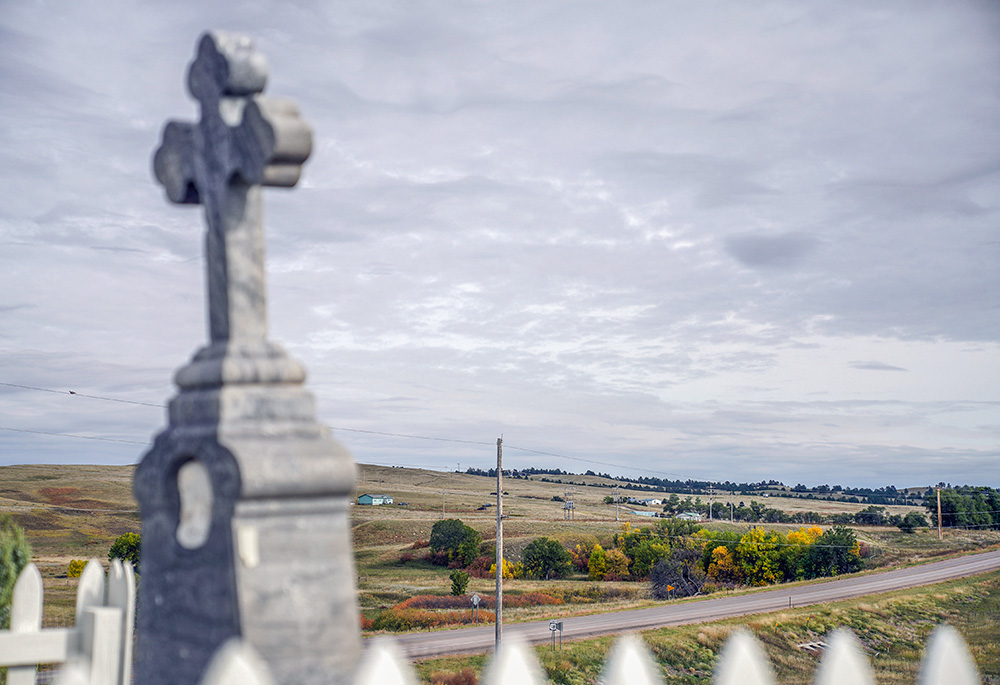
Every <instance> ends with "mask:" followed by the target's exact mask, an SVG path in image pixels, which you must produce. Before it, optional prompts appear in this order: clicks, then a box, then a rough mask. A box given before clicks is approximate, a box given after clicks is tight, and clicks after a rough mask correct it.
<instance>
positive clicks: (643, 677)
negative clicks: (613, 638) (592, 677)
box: [598, 635, 662, 685]
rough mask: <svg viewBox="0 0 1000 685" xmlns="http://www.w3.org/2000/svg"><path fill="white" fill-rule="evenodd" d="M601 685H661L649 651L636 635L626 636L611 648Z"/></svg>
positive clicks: (601, 677) (605, 663)
mask: <svg viewBox="0 0 1000 685" xmlns="http://www.w3.org/2000/svg"><path fill="white" fill-rule="evenodd" d="M598 682H599V683H601V685H661V682H662V680H661V678H660V675H659V672H658V669H657V667H656V663H655V662H654V661H653V659H652V657H651V656H650V654H649V650H648V649H646V646H645V645H644V644H643V643H642V640H640V639H639V638H638V637H636V636H635V635H626V636H625V637H623V638H621V639H620V640H618V641H617V642H615V645H614V647H612V648H611V652H610V653H609V654H608V659H607V661H605V662H604V668H603V669H602V670H601V675H600V677H599V678H598Z"/></svg>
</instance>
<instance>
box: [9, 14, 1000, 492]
mask: <svg viewBox="0 0 1000 685" xmlns="http://www.w3.org/2000/svg"><path fill="white" fill-rule="evenodd" d="M998 17H1000V12H998V11H997V8H995V7H994V6H992V5H988V4H982V3H975V2H971V1H970V2H958V3H953V4H951V5H949V6H947V7H945V6H937V5H932V4H920V5H917V6H913V5H911V4H893V3H890V4H889V5H883V6H880V7H879V8H869V7H865V6H851V7H844V6H840V5H814V6H810V5H801V4H799V3H791V2H788V3H786V2H777V3H774V4H772V5H770V6H769V7H768V9H767V10H761V9H760V8H759V7H756V6H754V7H750V6H745V5H742V4H740V3H727V4H724V5H719V6H697V7H691V6H686V5H683V4H680V3H676V4H675V3H665V4H662V5H640V4H627V5H624V6H616V7H615V8H610V7H601V6H580V7H576V8H574V9H573V11H568V10H566V8H563V7H559V6H556V5H539V4H537V3H527V2H523V3H514V4H513V5H509V6H505V7H504V8H503V9H500V8H493V7H491V6H487V5H468V6H445V5H433V4H431V5H412V6H405V7H404V6H389V5H388V4H385V3H381V2H374V3H371V2H356V3H346V4H344V3H341V4H338V5H337V6H336V7H334V6H330V5H328V4H323V3H315V2H309V1H304V2H297V3H291V4H289V3H285V4H283V5H281V7H280V8H278V7H277V6H276V5H274V4H272V3H270V2H260V3H255V4H251V5H246V6H242V7H240V8H239V12H238V13H236V12H233V11H232V10H231V9H230V8H228V7H226V6H224V5H219V6H211V7H210V6H207V5H205V4H204V3H194V2H189V1H187V0H184V1H182V2H179V3H170V4H169V5H163V6H160V5H150V4H148V3H141V2H138V0H101V1H100V2H98V1H97V0H82V1H81V2H68V1H63V0H60V1H58V2H56V3H55V4H54V5H51V6H47V8H42V7H39V6H35V5H30V4H21V5H16V4H15V5H12V6H10V7H7V8H5V12H4V13H3V16H0V98H2V100H3V106H2V107H0V184H2V185H3V187H4V188H5V191H6V195H5V202H4V203H3V206H2V207H0V244H3V246H4V249H3V250H0V311H3V323H2V325H0V351H2V353H3V354H2V355H0V360H2V361H0V380H5V381H8V382H18V383H21V384H24V385H34V386H38V387H54V388H61V387H74V388H75V389H77V390H78V391H80V392H90V394H96V395H113V394H117V393H124V395H125V396H126V397H128V398H136V399H140V398H141V400H142V401H153V402H160V401H163V400H165V399H166V398H167V397H168V396H169V394H170V392H171V390H170V387H169V384H170V377H171V374H172V370H173V369H174V368H176V367H177V366H179V365H180V364H181V363H183V362H184V360H186V359H187V358H188V357H189V356H190V354H191V352H192V350H194V349H195V348H196V347H197V346H198V345H199V344H201V342H202V341H203V340H204V338H205V322H204V318H205V316H204V304H203V302H204V295H203V273H202V271H203V264H202V258H201V256H200V255H201V242H202V233H203V229H202V227H201V223H202V213H201V210H200V208H193V207H187V208H180V207H175V206H169V205H168V204H167V203H166V202H165V200H164V198H163V193H162V190H161V189H160V188H158V187H156V186H155V184H154V182H153V181H152V179H151V177H150V171H149V164H150V155H151V153H152V150H153V149H154V147H155V145H156V143H157V139H158V136H159V131H160V128H161V126H162V125H163V122H164V121H165V120H167V119H183V120H190V119H193V118H194V116H195V110H196V106H195V104H194V103H193V102H192V100H191V99H190V98H189V97H188V95H187V94H186V93H185V92H184V73H185V69H186V66H187V63H188V61H189V60H190V59H191V57H192V53H193V46H194V44H195V40H196V38H197V36H198V35H199V33H200V32H201V31H203V30H204V29H205V28H206V27H213V26H218V27H224V28H228V29H232V30H237V31H244V32H247V33H249V34H251V35H253V36H254V38H255V39H256V40H257V42H258V45H259V46H260V48H261V49H262V50H263V51H264V52H266V54H267V55H268V57H269V59H270V62H271V65H272V75H271V79H270V83H269V86H268V92H269V93H270V94H273V95H277V96H287V97H291V98H293V99H295V100H296V101H297V102H298V103H299V105H300V107H301V110H302V112H303V116H304V117H305V118H306V119H307V120H308V121H309V122H310V123H311V125H312V126H313V128H314V131H315V149H314V153H313V156H312V159H310V161H309V162H308V164H307V165H306V168H305V173H304V175H303V181H302V184H300V187H299V188H296V189H294V190H292V191H279V190H273V191H271V190H269V191H268V193H267V200H266V202H267V221H268V228H267V241H268V242H267V249H268V256H269V277H268V278H269V283H268V285H269V297H270V322H271V330H272V334H273V336H274V337H275V338H277V339H280V340H283V341H285V343H286V344H287V346H288V347H289V348H290V349H291V350H292V351H293V352H294V353H295V354H296V355H298V356H299V357H301V358H302V359H303V361H304V362H305V363H306V365H307V367H308V368H309V371H310V387H311V388H313V389H314V390H315V392H316V393H317V399H318V403H319V407H320V411H321V415H322V416H323V417H324V418H325V420H327V421H329V423H331V424H333V425H337V426H342V427H345V428H357V429H368V430H379V431H383V432H398V433H407V434H419V435H427V434H430V435H440V436H442V437H449V438H461V439H469V440H474V441H476V440H481V441H484V442H487V443H490V442H492V441H495V438H496V436H497V435H499V434H500V433H504V434H505V436H508V437H509V439H510V440H511V442H512V443H513V444H520V445H522V446H525V447H529V448H535V449H541V450H543V451H549V452H554V453H558V454H566V455H570V456H579V457H581V458H587V459H596V460H598V461H604V462H607V463H609V464H612V465H615V466H614V467H611V466H609V467H608V469H610V470H614V468H620V469H628V468H633V467H635V466H637V465H643V466H644V467H648V468H650V469H653V470H658V471H661V472H670V473H673V474H680V475H683V476H691V477H699V478H717V479H726V478H728V479H734V480H737V479H757V478H779V479H787V480H788V481H792V480H800V481H802V482H806V483H816V482H827V481H832V480H836V479H838V478H839V477H840V474H842V473H843V466H844V464H847V463H850V464H852V465H853V467H856V470H855V471H854V472H855V473H856V474H857V484H859V485H861V484H873V485H884V484H886V483H887V482H894V483H896V484H897V485H907V484H909V483H903V482H897V481H898V480H899V479H900V478H902V477H907V478H915V479H924V480H927V482H936V481H937V480H941V479H945V480H952V481H965V480H968V481H970V482H971V481H976V480H978V481H979V482H989V483H991V484H995V485H1000V471H998V470H997V468H998V467H997V463H998V462H997V460H996V458H995V457H996V456H997V455H996V449H995V445H996V444H997V438H998V437H1000V436H998V433H1000V429H998V426H1000V410H998V408H997V406H996V395H995V390H994V389H993V385H995V384H991V383H988V382H985V381H984V379H989V378H993V377H995V376H996V374H997V373H1000V345H998V337H1000V329H998V327H997V324H996V321H997V316H996V314H997V302H998V296H1000V281H998V277H997V270H996V263H997V258H998V256H1000V255H998V253H997V245H998V243H997V241H996V237H995V229H996V225H997V219H998V211H1000V202H998V199H997V198H998V197H1000V193H998V192H997V189H998V188H1000V153H998V150H1000V132H998V131H1000V130H998V129H997V127H996V126H995V122H996V121H997V120H998V118H1000V97H998V95H997V94H998V93H1000V72H998V71H997V70H996V69H995V65H996V64H997V63H998V60H1000V41H998V40H997V36H998V35H1000V19H998ZM55 18H58V19H59V20H58V21H55ZM927 45H934V46H936V47H935V49H934V50H927V49H926V46H927ZM881 359H887V360H892V363H891V364H886V363H885V362H880V361H877V360H881ZM845 368H846V369H856V370H869V371H875V370H893V369H906V370H907V373H883V374H880V373H865V374H854V373H844V372H843V370H844V369H845ZM36 395H37V396H36ZM68 401H70V399H69V398H66V397H62V396H59V395H53V396H51V397H49V396H48V395H47V394H44V393H41V394H39V393H35V394H32V393H31V392H30V391H22V392H18V393H6V392H5V393H0V413H2V414H3V415H5V416H8V417H11V418H10V420H11V421H14V420H15V419H16V420H17V422H18V426H13V427H21V428H25V429H32V430H50V431H55V432H81V433H88V434H95V435H108V436H115V437H123V438H126V437H127V438H128V439H133V438H135V439H137V440H139V441H143V440H145V439H147V438H148V437H149V436H150V434H151V433H152V432H153V431H154V430H155V429H156V427H157V426H158V425H161V424H162V420H163V417H162V415H161V414H159V413H158V412H156V411H153V412H152V413H151V414H149V415H147V414H141V415H140V414H130V413H129V412H128V411H125V410H123V409H121V408H120V407H115V408H114V409H115V411H109V412H105V411H103V410H102V409H101V408H100V406H99V403H98V404H97V405H84V404H81V403H80V402H79V401H77V400H72V401H73V402H74V404H72V405H69V404H66V402H68ZM866 402H868V403H866ZM340 437H341V439H343V440H344V441H345V442H347V443H348V444H349V445H350V447H351V448H352V450H353V451H354V452H355V455H356V456H357V457H358V458H359V459H360V460H362V461H365V460H370V461H396V462H406V463H421V464H431V465H435V464H437V465H442V466H447V467H450V466H451V465H452V464H453V463H454V461H456V457H459V458H460V460H461V461H462V462H463V464H469V465H474V464H478V463H479V462H477V461H476V459H487V460H488V458H489V457H488V455H486V453H487V452H489V449H485V450H476V448H474V447H468V446H466V447H459V446H456V445H454V444H451V443H427V441H423V442H420V443H413V442H407V441H399V440H395V441H394V440H393V439H391V438H388V437H385V436H382V437H378V436H373V435H366V434H361V433H351V432H344V433H342V434H341V435H340ZM0 441H3V442H0V445H2V447H0V451H2V453H3V454H4V457H3V460H5V461H18V460H29V461H30V460H55V461H59V460H63V461H72V460H84V461H86V460H88V459H90V460H94V461H104V460H118V461H131V460H134V459H135V458H136V457H137V456H138V454H139V453H140V452H141V451H142V450H141V449H131V448H129V447H128V446H124V447H123V446H122V445H120V444H114V443H107V444H101V443H95V444H90V443H91V442H92V441H85V440H79V441H74V440H71V439H67V438H56V437H49V438H43V437H41V436H38V435H30V434H17V435H14V434H11V435H3V434H0ZM78 443H79V444H78ZM130 450H131V451H130ZM8 455H11V456H8ZM511 459H512V460H516V459H523V461H521V462H517V461H514V462H512V463H515V464H523V465H529V464H530V463H532V460H536V459H537V455H536V456H530V453H523V454H521V456H519V457H515V456H511ZM406 460H409V461H406ZM554 463H557V465H558V466H560V468H571V467H572V466H573V463H572V462H567V461H565V460H564V461H558V460H556V462H554ZM915 463H916V464H917V465H916V466H915V465H914V464H915ZM902 465H905V468H906V470H905V471H901V468H902ZM583 468H590V465H587V466H583ZM900 473H903V474H904V476H900V475H899V474H900ZM970 474H971V475H970ZM976 474H978V475H976ZM918 484H923V483H922V482H921V483H918Z"/></svg>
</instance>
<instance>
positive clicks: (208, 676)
mask: <svg viewBox="0 0 1000 685" xmlns="http://www.w3.org/2000/svg"><path fill="white" fill-rule="evenodd" d="M273 683H274V681H273V680H272V679H271V672H270V671H269V670H268V668H267V664H266V663H264V660H263V659H261V658H260V655H258V654H257V651H256V650H255V649H254V648H253V647H252V646H250V645H249V644H248V643H246V642H244V641H242V640H240V639H239V638H238V637H234V638H230V639H229V640H227V641H226V642H224V643H223V645H222V646H221V647H219V648H218V649H217V650H216V651H215V654H214V655H213V656H212V660H211V661H210V662H208V668H207V669H206V670H205V675H204V676H203V677H202V679H201V685H273Z"/></svg>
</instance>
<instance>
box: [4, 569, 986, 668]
mask: <svg viewBox="0 0 1000 685" xmlns="http://www.w3.org/2000/svg"><path fill="white" fill-rule="evenodd" d="M42 600H43V594H42V577H41V574H40V573H39V572H38V569H37V568H36V567H35V565H34V564H29V565H28V566H27V567H26V568H25V569H24V571H22V573H21V575H20V577H19V578H18V581H17V585H16V586H15V589H14V598H13V604H12V606H11V629H10V630H9V631H0V666H8V667H9V668H8V673H7V683H8V685H34V683H35V671H36V668H35V667H36V665H37V664H40V663H61V664H64V668H63V669H62V671H61V673H60V675H59V677H58V680H57V681H56V682H57V683H58V684H59V685H129V684H130V680H131V674H132V626H133V623H134V615H135V575H134V574H133V572H132V566H131V564H129V563H128V562H125V563H124V564H122V563H121V562H119V561H117V560H116V561H115V562H113V563H112V565H111V569H110V571H109V573H108V579H107V583H105V578H104V571H103V569H102V568H101V565H100V562H98V561H97V560H96V559H92V560H91V561H90V563H88V564H87V567H86V569H84V572H83V574H82V575H81V576H80V585H79V587H78V589H77V599H76V625H75V626H74V627H73V628H49V629H44V630H43V629H42V628H41V619H42ZM659 673H660V669H659V668H658V667H657V665H656V663H655V661H654V660H653V658H652V656H651V655H650V653H649V651H648V650H647V649H646V647H645V646H644V645H643V643H642V641H641V639H640V638H638V637H637V636H634V635H629V636H626V637H623V638H621V639H619V640H618V641H617V643H616V644H615V645H614V647H613V648H612V650H611V653H610V654H609V655H608V659H607V661H606V662H605V665H604V670H603V671H602V673H601V676H600V678H599V680H598V682H599V684H600V685H662V680H661V678H660V675H659ZM331 682H332V679H331ZM417 682H418V679H417V676H416V674H415V672H414V670H413V668H412V666H411V665H410V663H409V662H408V661H407V660H406V657H405V656H404V654H403V652H402V651H401V650H400V648H399V646H398V645H397V644H396V643H395V642H394V641H393V640H392V639H391V638H377V639H375V640H373V641H372V642H371V643H370V644H369V647H368V649H367V650H366V651H365V654H364V657H363V658H362V661H361V663H360V664H359V666H358V669H357V672H356V674H355V678H354V685H416V683H417ZM546 683H547V679H546V678H545V676H544V674H543V671H542V668H541V666H540V665H539V663H538V660H537V659H536V657H535V653H534V651H533V650H532V649H531V648H530V647H528V646H527V645H526V644H525V643H523V642H521V641H520V640H519V639H518V638H517V637H516V636H511V637H509V638H507V639H506V641H505V642H504V645H503V647H502V648H501V649H500V652H499V655H498V656H496V657H494V658H493V659H492V660H491V661H490V662H489V664H488V665H487V668H486V670H485V672H484V673H483V678H482V685H545V684H546ZM776 683H777V680H776V679H775V677H774V671H773V669H772V667H771V663H770V661H769V660H768V658H767V656H766V655H765V653H764V650H763V648H762V647H761V646H760V644H759V643H758V642H757V640H756V639H755V638H754V637H753V636H752V635H750V634H749V633H747V632H744V631H737V632H735V633H734V634H733V635H732V636H731V637H730V638H729V640H728V641H727V642H726V645H725V647H724V648H723V650H722V654H721V655H720V656H719V659H718V662H717V664H716V667H715V674H714V677H713V685H775V684H776ZM814 683H815V685H875V677H874V675H873V674H872V668H871V665H870V663H869V661H868V658H867V657H866V656H865V653H864V649H863V648H862V647H861V644H860V643H859V642H858V641H857V639H856V638H855V637H854V635H853V634H852V633H851V632H850V631H849V630H846V629H839V630H837V631H835V632H834V633H833V634H832V635H831V636H830V637H829V639H828V640H827V644H826V647H825V650H824V653H823V656H822V659H821V660H820V664H819V668H818V669H817V672H816V676H815V680H814ZM917 683H918V685H981V681H980V678H979V673H978V671H977V670H976V666H975V662H974V661H973V659H972V655H971V654H970V653H969V649H968V647H967V646H966V644H965V641H964V640H963V639H962V637H961V635H959V634H958V631H956V630H955V629H953V628H951V627H949V626H941V627H939V628H937V629H936V630H935V631H934V633H933V635H932V636H931V639H930V641H929V642H928V645H927V650H926V653H925V655H924V659H923V662H922V664H921V667H920V672H919V676H918V679H917ZM273 684H274V681H273V679H272V678H271V675H270V673H269V671H268V668H267V665H266V664H265V663H264V661H263V660H262V659H261V658H260V657H259V656H258V655H257V653H256V652H255V651H254V649H253V647H251V646H250V645H249V644H248V643H246V642H243V641H241V640H239V639H232V640H230V641H229V642H227V643H226V644H224V645H223V646H222V647H221V648H220V649H219V650H218V651H217V652H216V654H215V656H214V657H213V659H212V662H211V663H210V665H209V668H208V670H207V671H206V673H205V676H204V678H203V679H202V685H273ZM139 685H142V684H141V683H140V684H139Z"/></svg>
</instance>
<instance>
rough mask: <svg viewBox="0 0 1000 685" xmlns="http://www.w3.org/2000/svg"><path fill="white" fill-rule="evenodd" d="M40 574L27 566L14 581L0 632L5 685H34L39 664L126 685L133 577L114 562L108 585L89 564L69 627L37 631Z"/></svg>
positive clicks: (103, 683)
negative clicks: (7, 625)
mask: <svg viewBox="0 0 1000 685" xmlns="http://www.w3.org/2000/svg"><path fill="white" fill-rule="evenodd" d="M43 599H44V598H43V592H42V575H41V573H39V572H38V567H37V566H35V565H34V564H28V565H27V566H26V567H25V568H24V570H22V571H21V575H20V576H18V579H17V584H16V585H15V586H14V594H13V599H12V602H11V608H10V630H4V631H0V666H7V667H8V668H7V685H34V683H35V673H36V669H37V666H38V665H39V664H65V665H67V667H72V670H73V671H74V672H76V673H79V674H80V675H82V676H83V677H85V678H86V681H85V682H89V683H94V685H97V684H98V683H99V684H100V685H128V683H129V681H130V680H131V677H132V628H133V625H134V624H135V574H134V573H133V572H132V564H130V563H128V562H125V563H124V564H123V563H122V562H121V561H119V560H117V559H116V560H115V561H114V562H112V564H111V569H110V571H109V572H108V578H107V582H105V578H104V569H103V567H102V566H101V562H99V561H98V560H97V559H91V560H90V562H89V563H88V564H87V566H86V568H84V570H83V573H82V574H80V584H79V585H78V586H77V591H76V620H75V625H74V626H73V627H72V628H45V629H43V628H42V605H43Z"/></svg>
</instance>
